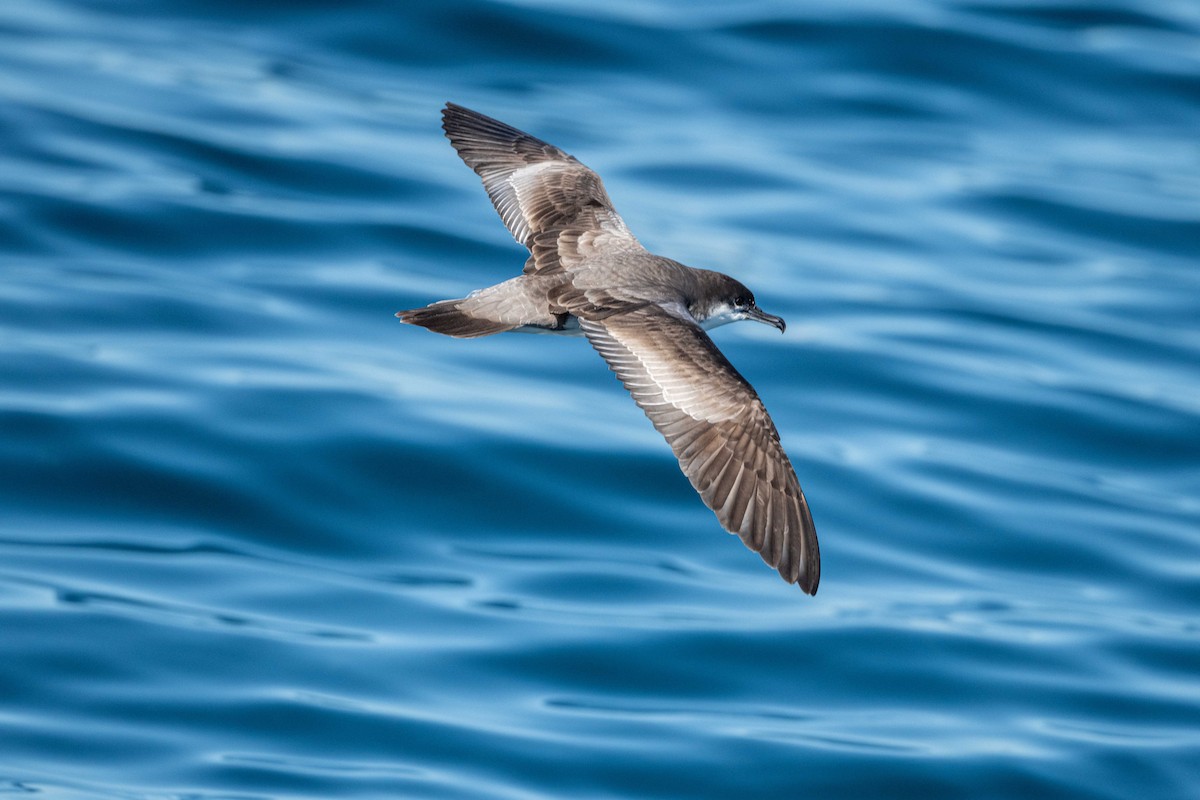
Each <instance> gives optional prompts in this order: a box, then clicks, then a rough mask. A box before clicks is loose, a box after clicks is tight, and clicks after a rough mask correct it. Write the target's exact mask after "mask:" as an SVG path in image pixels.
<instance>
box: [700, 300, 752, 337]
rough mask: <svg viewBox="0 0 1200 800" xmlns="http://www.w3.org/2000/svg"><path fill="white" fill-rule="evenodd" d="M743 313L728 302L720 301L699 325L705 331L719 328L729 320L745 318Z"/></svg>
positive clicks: (729, 321)
mask: <svg viewBox="0 0 1200 800" xmlns="http://www.w3.org/2000/svg"><path fill="white" fill-rule="evenodd" d="M745 318H746V315H745V313H743V312H741V311H738V310H737V309H736V308H734V307H733V306H731V305H729V304H728V303H722V304H721V305H719V306H717V307H716V308H715V309H713V313H712V314H710V315H709V316H708V318H707V319H705V320H704V321H703V322H701V323H700V327H701V328H704V330H706V331H711V330H712V329H713V328H719V327H721V326H722V325H728V324H729V323H731V322H737V321H738V320H739V319H745Z"/></svg>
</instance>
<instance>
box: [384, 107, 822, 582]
mask: <svg viewBox="0 0 1200 800" xmlns="http://www.w3.org/2000/svg"><path fill="white" fill-rule="evenodd" d="M442 128H443V129H444V130H445V132H446V137H447V138H449V139H450V143H451V145H453V146H454V149H455V150H457V151H458V155H459V156H460V157H461V158H462V160H463V161H465V162H466V164H467V166H469V167H470V168H471V169H473V170H474V171H475V172H476V174H478V175H479V177H480V178H482V179H483V187H484V189H486V190H487V193H488V197H490V198H491V200H492V204H493V205H494V206H495V207H496V211H497V212H499V214H500V218H501V219H502V220H503V221H504V225H505V227H507V228H508V230H509V232H510V233H511V234H512V235H513V238H515V239H516V240H517V241H518V242H520V243H521V244H523V245H524V246H525V247H526V248H527V249H528V250H529V258H528V259H527V260H526V261H525V269H524V270H523V272H522V274H521V275H518V276H517V277H515V278H512V279H510V280H507V281H504V282H503V283H498V284H496V285H495V286H489V287H487V288H484V289H478V290H476V291H474V292H471V293H470V294H469V295H467V296H466V297H464V298H462V299H458V300H442V301H440V302H437V303H433V304H431V305H428V306H425V307H423V308H414V309H410V310H408V311H400V312H398V313H397V314H396V316H397V317H399V318H400V320H401V321H403V322H406V323H408V324H410V325H419V326H421V327H423V328H428V329H429V330H431V331H434V332H435V333H441V334H445V335H447V336H454V337H459V338H473V337H477V336H489V335H491V334H495V333H503V332H506V331H523V332H536V333H552V334H560V335H575V336H578V335H582V336H585V337H587V340H588V341H589V342H590V343H591V345H592V347H593V348H595V350H596V351H597V352H598V353H599V354H600V355H601V356H602V357H603V358H604V360H605V361H607V362H608V366H609V368H610V369H612V371H613V372H615V373H616V375H617V377H618V378H620V380H621V382H622V383H623V384H624V385H625V388H626V389H628V390H629V393H630V394H631V395H632V396H633V400H634V402H636V403H637V404H638V406H640V407H641V409H642V410H643V411H644V412H645V413H646V416H647V417H649V418H650V422H651V423H653V424H654V427H655V428H657V429H658V432H659V433H661V434H662V435H663V436H664V437H665V438H666V440H667V443H668V444H669V445H670V446H671V449H672V450H673V451H674V453H675V455H676V457H678V459H679V466H680V467H681V468H682V469H683V473H684V474H685V475H686V476H687V478H688V480H689V481H691V483H692V486H693V487H695V489H696V491H697V492H698V493H699V494H700V497H701V498H702V499H703V500H704V503H705V505H707V506H708V507H709V508H710V509H712V510H713V512H714V513H715V514H716V515H717V519H718V520H719V521H720V523H721V525H722V526H723V527H724V528H725V529H726V530H728V531H729V532H730V533H736V534H737V535H738V536H739V537H741V540H742V541H743V542H744V543H745V544H746V546H747V547H749V548H750V549H751V550H754V551H756V552H757V553H758V554H759V555H761V556H762V558H763V560H764V561H766V562H767V564H769V565H770V566H771V567H773V568H775V569H777V570H778V571H779V574H780V575H781V576H782V577H783V579H784V580H786V581H788V582H789V583H796V584H799V586H800V588H801V589H803V590H804V591H805V592H807V593H808V594H816V591H817V583H818V582H819V580H820V577H821V559H820V554H819V551H818V549H817V534H816V529H815V528H814V527H813V521H812V515H811V514H810V513H809V510H808V503H807V501H806V500H805V499H804V492H802V491H801V490H800V484H799V482H798V481H797V480H796V473H795V471H794V470H793V469H792V464H791V462H790V461H789V460H788V457H787V454H786V453H785V452H784V451H783V447H782V446H781V445H780V443H779V432H778V431H777V430H776V429H775V424H774V423H773V422H772V421H771V417H770V416H769V415H768V414H767V409H766V408H765V407H764V406H763V403H762V401H761V400H760V399H759V398H758V394H757V393H756V392H755V391H754V387H752V386H751V385H750V384H749V383H748V382H747V381H746V379H745V378H743V377H742V376H741V374H739V373H738V371H737V370H736V369H734V367H733V365H732V364H730V363H729V360H728V359H727V358H725V356H724V355H723V354H722V353H721V351H720V350H718V349H717V346H716V345H715V344H713V341H712V339H710V338H709V336H708V334H707V333H705V330H707V329H711V328H714V327H716V326H718V325H723V324H725V323H728V322H734V321H736V320H743V319H749V320H754V321H755V322H762V323H765V324H767V325H771V326H774V327H776V328H778V329H779V330H780V331H781V332H782V331H783V330H784V328H785V324H784V321H783V320H782V319H781V318H779V317H777V316H774V315H772V314H768V313H767V312H765V311H763V310H762V309H760V308H759V307H758V305H757V303H755V300H754V294H753V293H751V291H750V290H749V289H747V288H746V287H745V286H743V285H742V284H741V283H740V282H738V281H737V280H735V279H733V278H731V277H729V276H728V275H723V274H721V273H720V272H713V271H711V270H707V269H696V268H693V267H688V266H684V265H683V264H680V263H679V262H678V261H672V260H671V259H669V258H664V257H663V256H659V255H655V254H653V253H651V252H649V251H647V250H646V249H645V248H644V247H642V245H641V244H640V243H639V242H638V240H637V239H636V238H634V235H633V234H632V233H631V232H630V230H629V228H628V227H627V226H626V225H625V221H624V220H622V219H621V217H620V215H618V214H617V212H616V210H615V209H614V208H613V205H612V202H611V201H610V200H609V198H608V193H607V192H605V190H604V184H603V183H602V182H601V181H600V176H599V175H597V174H596V173H595V172H592V171H591V170H590V169H588V168H587V167H585V166H584V165H583V164H581V163H580V162H579V161H577V160H576V159H575V158H574V157H572V156H570V155H568V154H567V153H565V152H563V151H562V150H560V149H558V148H557V147H555V146H554V145H552V144H548V143H546V142H544V141H542V140H540V139H537V138H535V137H533V136H530V135H529V134H527V133H524V132H522V131H519V130H517V129H516V128H513V127H511V126H509V125H506V124H504V123H503V122H500V121H499V120H495V119H492V118H491V117H487V116H484V115H483V114H480V113H478V112H476V111H472V110H470V109H468V108H464V107H462V106H459V105H456V104H454V103H447V104H446V107H445V108H444V109H443V111H442Z"/></svg>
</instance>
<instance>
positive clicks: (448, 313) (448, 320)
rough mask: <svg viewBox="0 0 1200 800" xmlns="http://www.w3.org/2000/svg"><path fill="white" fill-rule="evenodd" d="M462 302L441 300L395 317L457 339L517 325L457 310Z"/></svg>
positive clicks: (402, 312) (399, 313)
mask: <svg viewBox="0 0 1200 800" xmlns="http://www.w3.org/2000/svg"><path fill="white" fill-rule="evenodd" d="M460 303H462V300H443V301H441V302H440V303H433V304H432V305H428V306H425V307H424V308H412V309H409V310H408V311H397V312H396V316H397V317H399V318H400V321H401V322H405V323H408V324H409V325H419V326H421V327H422V328H427V329H429V330H431V331H433V332H434V333H441V334H444V335H446V336H453V337H455V338H458V339H474V338H476V337H478V336H491V335H492V334H493V333H504V332H505V331H511V330H512V329H513V328H516V327H518V326H517V325H510V324H506V323H504V322H497V321H496V320H492V319H483V318H481V317H474V316H471V315H470V314H468V313H467V312H465V311H463V310H462V309H461V308H459V304H460Z"/></svg>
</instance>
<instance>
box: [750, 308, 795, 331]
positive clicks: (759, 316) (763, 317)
mask: <svg viewBox="0 0 1200 800" xmlns="http://www.w3.org/2000/svg"><path fill="white" fill-rule="evenodd" d="M749 316H750V319H752V320H754V321H755V322H761V323H763V324H765V325H771V326H773V327H776V328H778V329H779V332H780V333H783V332H784V331H785V330H787V323H786V322H784V321H783V317H777V316H775V315H774V314H768V313H767V312H765V311H763V310H762V309H761V308H757V307H755V308H754V310H753V311H751V312H750V315H749Z"/></svg>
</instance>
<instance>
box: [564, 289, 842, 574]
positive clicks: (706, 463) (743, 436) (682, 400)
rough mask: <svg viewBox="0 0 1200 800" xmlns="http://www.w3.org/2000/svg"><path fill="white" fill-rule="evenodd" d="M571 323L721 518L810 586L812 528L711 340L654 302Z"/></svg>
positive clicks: (762, 424)
mask: <svg viewBox="0 0 1200 800" xmlns="http://www.w3.org/2000/svg"><path fill="white" fill-rule="evenodd" d="M682 313H684V312H681V315H682ZM589 316H590V315H589ZM580 325H581V326H582V328H583V331H584V333H585V334H587V337H588V340H589V341H590V342H591V343H592V346H593V347H595V348H596V350H597V352H599V353H600V355H601V356H603V357H604V360H605V361H607V362H608V365H609V367H610V368H611V369H612V370H613V372H615V373H616V374H617V377H619V378H620V379H621V382H622V383H624V384H625V388H626V389H628V390H629V393H630V394H632V395H633V399H634V400H635V401H636V402H637V404H638V405H639V406H641V408H642V410H643V411H645V412H646V416H648V417H649V418H650V421H651V422H652V423H654V427H655V428H657V429H658V431H659V433H661V434H662V435H663V436H665V437H666V439H667V442H668V443H669V444H670V445H671V449H672V450H673V451H674V452H675V455H676V456H677V457H678V458H679V465H680V467H682V468H683V472H684V474H685V475H687V477H688V480H690V481H691V482H692V486H694V487H695V488H696V491H697V492H699V493H700V496H701V497H702V498H703V499H704V502H705V504H706V505H707V506H708V507H709V508H711V509H712V510H713V511H714V512H715V513H716V515H717V519H718V520H720V522H721V525H722V526H724V527H725V529H726V530H728V531H730V532H731V533H736V534H737V535H738V536H740V537H741V539H742V541H743V542H745V544H746V546H747V547H749V548H750V549H751V550H755V551H757V552H758V553H759V554H760V555H761V556H762V557H763V560H764V561H766V562H767V563H768V564H770V565H771V566H772V567H775V568H776V569H778V570H779V574H780V575H781V576H782V577H783V579H784V580H786V581H788V582H789V583H799V584H800V588H801V589H803V590H804V591H805V592H807V593H809V594H816V591H817V583H818V582H819V581H820V577H821V558H820V553H819V551H818V549H817V533H816V529H815V528H814V527H813V521H812V516H811V515H810V514H809V511H808V503H807V502H806V501H805V499H804V493H803V492H802V491H801V490H800V484H799V482H798V481H797V480H796V473H795V471H794V470H793V469H792V465H791V462H790V461H789V460H788V457H787V454H786V453H784V451H783V447H782V446H781V445H780V443H779V433H778V432H777V431H776V429H775V425H774V423H773V422H771V418H770V417H769V416H768V415H767V410H766V408H765V407H764V406H763V404H762V401H761V400H759V399H758V395H757V394H756V393H755V391H754V389H753V387H751V386H750V384H749V383H747V382H746V379H745V378H743V377H742V376H741V375H740V374H738V371H737V370H736V369H734V368H733V365H732V364H730V363H729V361H728V360H727V359H726V358H725V356H724V355H722V354H721V351H720V350H718V349H717V346H716V345H715V344H713V341H712V339H710V338H708V335H707V334H706V333H705V332H704V331H703V330H701V329H700V327H699V326H698V325H696V324H695V323H694V322H692V321H691V320H688V319H685V318H683V317H682V316H674V315H672V314H671V313H668V311H666V310H664V309H663V308H661V307H659V306H656V305H648V306H641V307H637V308H634V309H632V310H628V311H624V312H618V313H611V314H609V315H607V316H604V317H603V318H602V319H598V318H595V317H592V318H591V319H589V318H586V317H581V318H580Z"/></svg>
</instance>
